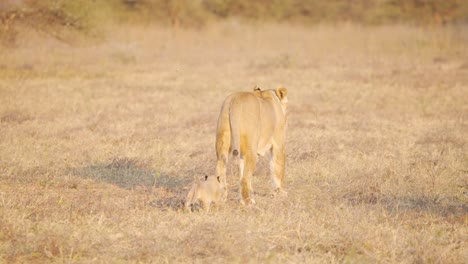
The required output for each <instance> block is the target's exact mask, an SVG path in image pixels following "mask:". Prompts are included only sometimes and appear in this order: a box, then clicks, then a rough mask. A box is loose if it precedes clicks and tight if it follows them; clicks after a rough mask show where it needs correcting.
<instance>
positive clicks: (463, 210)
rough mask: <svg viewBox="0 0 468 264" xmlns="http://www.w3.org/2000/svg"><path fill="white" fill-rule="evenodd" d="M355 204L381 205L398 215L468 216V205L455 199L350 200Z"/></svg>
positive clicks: (406, 197) (425, 197) (370, 198)
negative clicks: (407, 213)
mask: <svg viewBox="0 0 468 264" xmlns="http://www.w3.org/2000/svg"><path fill="white" fill-rule="evenodd" d="M348 201H349V202H350V203H351V204H353V205H357V204H373V205H380V206H382V207H383V208H384V209H385V210H387V211H388V212H389V213H392V214H398V213H406V212H415V213H426V214H436V215H439V216H441V217H445V218H451V217H455V218H458V217H464V216H465V215H467V214H468V204H466V203H464V202H462V201H459V200H458V199H456V198H455V197H444V198H433V197H429V196H421V197H408V196H405V197H385V196H384V197H373V196H369V197H367V196H366V197H360V198H357V197H353V198H351V199H348Z"/></svg>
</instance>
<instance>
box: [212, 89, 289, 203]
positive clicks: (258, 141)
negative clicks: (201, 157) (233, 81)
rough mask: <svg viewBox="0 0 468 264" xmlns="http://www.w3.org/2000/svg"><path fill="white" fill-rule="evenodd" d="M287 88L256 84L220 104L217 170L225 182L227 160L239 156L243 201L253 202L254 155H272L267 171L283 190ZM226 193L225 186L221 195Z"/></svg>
mask: <svg viewBox="0 0 468 264" xmlns="http://www.w3.org/2000/svg"><path fill="white" fill-rule="evenodd" d="M287 104H288V98H287V90H286V88H283V87H280V88H278V89H276V90H264V91H262V90H261V89H260V88H258V87H257V86H255V87H254V88H253V91H252V92H238V93H234V94H231V95H230V96H228V97H227V98H226V99H225V100H224V102H223V105H222V107H221V112H220V114H219V118H218V127H217V131H216V155H217V159H218V161H217V165H216V174H217V176H220V177H221V179H222V182H223V184H224V186H226V162H227V161H228V159H229V157H230V156H231V155H232V156H235V157H237V156H238V157H239V174H240V185H241V191H240V193H241V197H242V201H243V202H244V203H246V204H249V203H255V201H254V199H253V197H252V196H253V189H252V174H253V172H254V170H255V166H256V162H257V155H260V156H263V155H265V154H266V153H269V154H270V155H271V158H270V174H271V179H272V181H273V185H274V189H275V191H277V192H280V191H282V187H283V181H284V174H285V150H284V141H285V132H286V125H287V112H286V110H287ZM226 197H227V188H226V193H225V195H224V199H226Z"/></svg>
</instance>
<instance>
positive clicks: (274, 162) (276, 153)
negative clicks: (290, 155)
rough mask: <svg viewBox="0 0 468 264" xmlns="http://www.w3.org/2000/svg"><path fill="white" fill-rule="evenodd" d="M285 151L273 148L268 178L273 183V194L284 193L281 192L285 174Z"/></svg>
mask: <svg viewBox="0 0 468 264" xmlns="http://www.w3.org/2000/svg"><path fill="white" fill-rule="evenodd" d="M284 165H285V151H284V148H280V147H273V148H272V150H271V158H270V176H271V180H272V182H273V188H274V190H275V192H281V193H285V191H283V189H282V188H283V182H284V174H285V167H284Z"/></svg>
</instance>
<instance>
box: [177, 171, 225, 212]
mask: <svg viewBox="0 0 468 264" xmlns="http://www.w3.org/2000/svg"><path fill="white" fill-rule="evenodd" d="M223 194H224V188H223V187H222V184H221V181H220V180H219V176H218V177H208V175H205V181H203V182H201V183H195V184H193V187H192V189H190V192H189V193H188V194H187V199H186V201H185V210H190V212H191V211H192V206H193V205H194V204H195V203H198V202H201V203H202V205H203V209H204V210H205V212H209V211H210V206H211V203H212V202H213V203H218V202H219V201H220V200H221V198H222V196H223Z"/></svg>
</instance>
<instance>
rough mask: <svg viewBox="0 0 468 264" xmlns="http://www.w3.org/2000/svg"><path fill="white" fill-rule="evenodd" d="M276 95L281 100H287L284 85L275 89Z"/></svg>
mask: <svg viewBox="0 0 468 264" xmlns="http://www.w3.org/2000/svg"><path fill="white" fill-rule="evenodd" d="M276 95H277V96H278V98H279V99H280V100H281V101H286V102H287V97H288V91H287V90H286V88H284V87H280V88H278V89H276Z"/></svg>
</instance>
